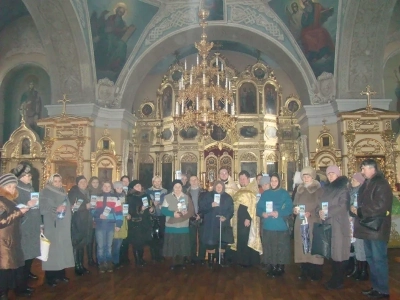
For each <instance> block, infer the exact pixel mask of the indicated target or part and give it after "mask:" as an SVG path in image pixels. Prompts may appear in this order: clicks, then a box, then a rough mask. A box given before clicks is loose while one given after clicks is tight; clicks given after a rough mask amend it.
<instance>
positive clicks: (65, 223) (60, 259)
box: [39, 174, 75, 286]
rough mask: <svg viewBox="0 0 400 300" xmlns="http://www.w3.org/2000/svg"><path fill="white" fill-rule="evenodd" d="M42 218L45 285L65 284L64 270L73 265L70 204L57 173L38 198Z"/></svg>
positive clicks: (66, 280)
mask: <svg viewBox="0 0 400 300" xmlns="http://www.w3.org/2000/svg"><path fill="white" fill-rule="evenodd" d="M39 199H40V201H39V208H40V213H41V214H42V215H43V223H44V235H45V236H46V238H47V239H49V240H50V243H51V246H50V250H49V258H48V260H47V261H43V262H42V269H43V270H44V271H45V277H46V282H47V284H48V285H50V286H56V285H57V283H58V282H60V281H64V282H69V279H68V278H67V277H66V276H65V269H66V268H71V267H73V266H75V262H74V255H73V249H72V241H71V217H72V212H71V204H70V202H69V200H68V196H67V194H66V192H65V191H64V188H63V186H62V178H61V175H60V174H53V175H51V176H50V178H49V180H48V181H47V184H46V186H45V187H44V189H43V190H42V191H41V192H40V196H39Z"/></svg>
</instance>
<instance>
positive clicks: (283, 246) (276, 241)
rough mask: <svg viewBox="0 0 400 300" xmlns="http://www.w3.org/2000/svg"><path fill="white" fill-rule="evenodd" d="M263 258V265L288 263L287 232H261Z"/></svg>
mask: <svg viewBox="0 0 400 300" xmlns="http://www.w3.org/2000/svg"><path fill="white" fill-rule="evenodd" d="M262 245H263V258H262V261H263V263H265V264H272V265H287V264H289V263H290V252H291V251H290V235H289V231H270V230H263V235H262Z"/></svg>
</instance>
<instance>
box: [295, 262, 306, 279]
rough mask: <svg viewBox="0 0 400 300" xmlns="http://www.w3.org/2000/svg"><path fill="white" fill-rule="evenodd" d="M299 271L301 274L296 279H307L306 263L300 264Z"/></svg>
mask: <svg viewBox="0 0 400 300" xmlns="http://www.w3.org/2000/svg"><path fill="white" fill-rule="evenodd" d="M300 269H301V273H300V276H299V277H297V278H298V279H300V280H306V279H307V275H308V264H307V263H301V264H300Z"/></svg>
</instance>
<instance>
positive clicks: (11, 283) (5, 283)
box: [0, 266, 24, 292]
mask: <svg viewBox="0 0 400 300" xmlns="http://www.w3.org/2000/svg"><path fill="white" fill-rule="evenodd" d="M23 277H24V267H23V266H22V267H19V268H18V269H1V270H0V291H1V292H4V291H7V290H12V289H15V288H17V287H20V286H22V284H23Z"/></svg>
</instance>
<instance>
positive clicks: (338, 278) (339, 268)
mask: <svg viewBox="0 0 400 300" xmlns="http://www.w3.org/2000/svg"><path fill="white" fill-rule="evenodd" d="M326 175H327V177H328V181H329V183H328V184H327V185H326V186H325V187H324V189H323V194H322V195H321V198H320V203H319V205H318V206H317V208H316V210H315V211H316V212H317V215H318V216H319V218H320V220H321V221H323V222H324V223H326V224H331V226H332V239H331V258H332V261H331V263H332V276H331V279H330V280H329V281H328V282H327V283H325V285H324V286H325V288H326V289H328V290H337V289H341V288H342V287H343V282H344V276H345V274H344V272H345V269H346V263H347V260H348V259H349V256H350V244H351V241H350V221H349V208H350V194H349V190H348V188H347V183H348V179H347V177H346V176H340V175H341V172H340V169H339V168H338V167H337V166H329V167H328V168H327V169H326ZM323 202H328V207H327V209H328V213H327V214H326V210H324V209H323V208H324V207H323V205H322V203H323Z"/></svg>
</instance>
